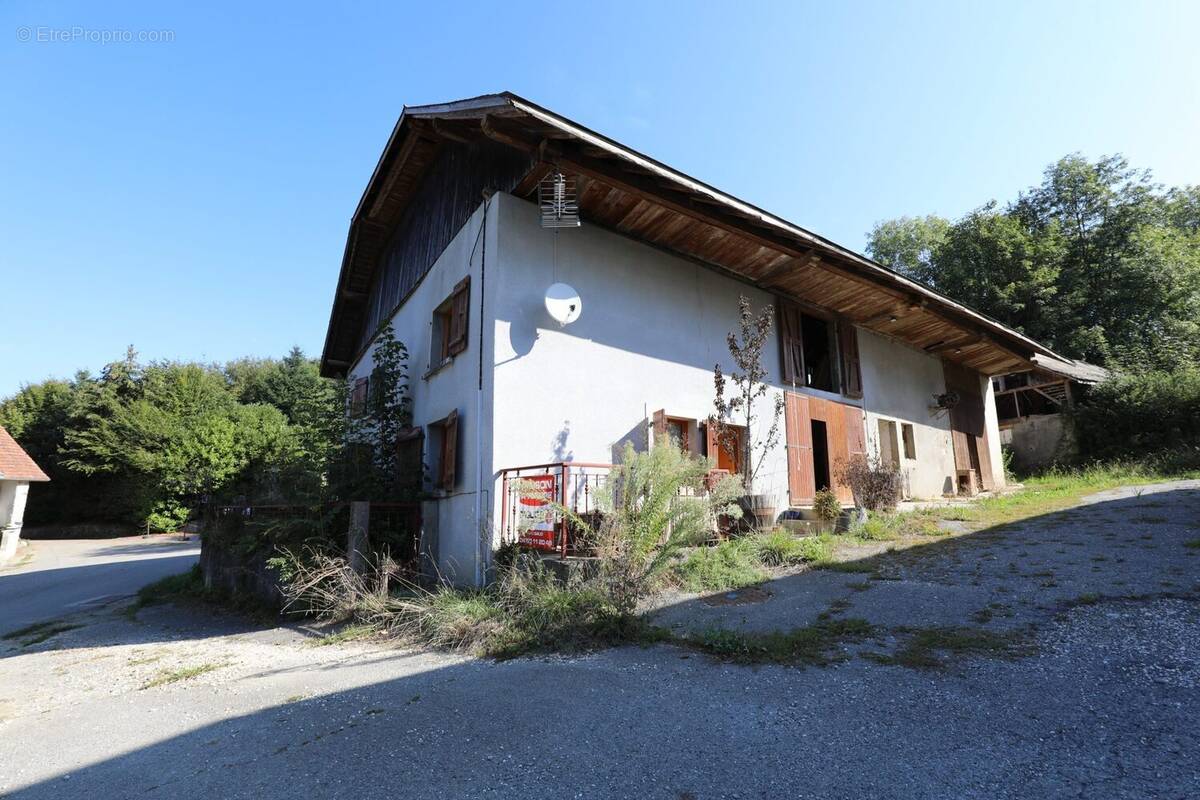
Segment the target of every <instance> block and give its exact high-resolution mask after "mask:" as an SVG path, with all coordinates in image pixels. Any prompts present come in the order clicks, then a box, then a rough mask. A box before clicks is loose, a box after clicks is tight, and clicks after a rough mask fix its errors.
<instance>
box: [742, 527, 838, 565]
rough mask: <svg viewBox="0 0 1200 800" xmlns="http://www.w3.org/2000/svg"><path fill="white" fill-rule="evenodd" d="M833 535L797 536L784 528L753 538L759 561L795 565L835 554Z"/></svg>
mask: <svg viewBox="0 0 1200 800" xmlns="http://www.w3.org/2000/svg"><path fill="white" fill-rule="evenodd" d="M833 541H834V540H833V537H832V536H831V535H829V534H827V533H826V534H821V535H820V536H796V535H795V534H793V533H791V532H790V531H787V530H785V529H783V528H777V529H775V530H773V531H771V532H770V533H764V534H761V535H759V536H755V537H752V538H751V542H752V543H753V545H754V548H755V552H756V554H757V556H758V561H759V563H761V564H763V565H764V566H768V567H785V566H795V565H797V564H807V563H811V562H813V561H822V560H825V559H828V558H830V557H831V556H832V555H833Z"/></svg>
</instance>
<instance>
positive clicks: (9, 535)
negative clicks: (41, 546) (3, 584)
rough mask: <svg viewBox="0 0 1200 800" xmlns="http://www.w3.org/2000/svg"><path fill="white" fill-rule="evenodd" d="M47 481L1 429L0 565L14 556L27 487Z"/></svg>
mask: <svg viewBox="0 0 1200 800" xmlns="http://www.w3.org/2000/svg"><path fill="white" fill-rule="evenodd" d="M49 480H50V478H49V477H48V476H47V475H46V473H44V472H42V470H41V468H40V467H39V466H38V465H37V464H35V463H34V461H33V459H32V458H30V457H29V454H28V453H26V452H25V451H24V450H22V449H21V445H19V444H17V442H16V440H15V439H13V438H12V436H11V435H10V434H9V432H8V431H6V430H5V429H4V428H0V533H2V536H0V564H3V563H4V562H5V561H8V560H9V559H10V558H12V557H13V556H14V555H15V554H16V552H17V542H18V541H19V540H20V538H21V525H22V523H23V521H24V519H25V499H26V498H27V497H28V496H29V484H30V483H36V482H39V481H49Z"/></svg>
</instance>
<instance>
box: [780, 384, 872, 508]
mask: <svg viewBox="0 0 1200 800" xmlns="http://www.w3.org/2000/svg"><path fill="white" fill-rule="evenodd" d="M784 398H785V406H784V424H785V429H786V433H787V459H788V499H789V501H790V504H791V505H793V506H802V505H810V504H811V503H812V502H813V497H814V495H815V494H816V491H817V475H818V474H819V473H820V474H825V475H829V476H830V479H831V480H830V483H831V488H832V489H833V490H834V492H836V493H837V496H838V499H839V500H841V501H842V502H844V503H848V502H851V501H853V499H854V497H853V494H852V493H851V491H850V487H849V486H845V485H842V484H841V483H839V482H838V480H837V479H836V477H834V473H836V471H837V465H838V464H839V463H840V462H842V461H845V460H846V459H848V458H851V457H853V456H856V455H865V454H866V449H867V448H866V436H865V432H864V430H863V412H862V409H861V408H859V407H858V406H852V405H847V404H845V403H838V402H835V401H833V400H824V399H821V398H819V397H809V396H808V395H803V394H795V393H792V392H786V393H785V395H784ZM814 421H816V422H819V423H823V426H822V425H817V426H816V427H817V428H818V429H820V428H822V427H823V429H824V433H825V446H824V448H821V447H814V443H813V428H814V426H813V422H814ZM822 451H823V452H824V454H825V455H824V458H825V461H826V463H824V464H821V465H818V464H816V463H815V461H814V459H815V457H816V454H817V452H822Z"/></svg>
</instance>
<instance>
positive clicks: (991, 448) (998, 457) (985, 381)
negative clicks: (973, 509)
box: [979, 375, 1007, 489]
mask: <svg viewBox="0 0 1200 800" xmlns="http://www.w3.org/2000/svg"><path fill="white" fill-rule="evenodd" d="M979 380H980V382H981V383H980V386H979V389H980V392H981V393H982V394H983V427H984V430H985V431H986V436H987V443H988V455H989V456H990V457H991V460H992V483H993V488H994V489H1003V488H1004V487H1005V485H1006V484H1007V481H1006V480H1005V476H1004V454H1003V453H1002V452H1001V450H1000V418H999V416H998V415H997V413H996V389H995V387H994V386H992V379H991V378H989V377H987V376H985V375H980V376H979Z"/></svg>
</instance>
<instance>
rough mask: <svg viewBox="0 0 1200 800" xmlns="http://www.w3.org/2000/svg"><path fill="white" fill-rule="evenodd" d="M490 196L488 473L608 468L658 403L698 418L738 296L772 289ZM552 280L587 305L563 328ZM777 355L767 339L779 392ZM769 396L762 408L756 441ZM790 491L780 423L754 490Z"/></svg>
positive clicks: (706, 407) (762, 301) (783, 498)
mask: <svg viewBox="0 0 1200 800" xmlns="http://www.w3.org/2000/svg"><path fill="white" fill-rule="evenodd" d="M498 199H499V201H500V202H499V203H498V205H497V211H498V214H497V216H498V218H499V223H500V230H499V233H498V237H499V247H498V250H499V259H498V262H499V263H498V267H497V270H498V272H500V273H501V274H502V278H501V279H500V281H499V285H500V288H499V289H498V295H497V298H496V302H497V305H496V314H497V316H496V320H495V331H496V334H495V335H496V351H495V356H496V377H495V402H496V409H495V420H494V421H495V431H494V436H495V449H494V459H495V464H496V467H497V468H498V469H499V468H505V467H518V466H522V465H528V464H538V463H543V462H550V461H560V460H565V461H591V462H603V463H608V462H612V461H613V460H614V454H615V452H616V451H619V449H620V447H621V443H622V442H623V441H625V440H630V441H634V442H635V443H637V446H639V447H644V446H645V443H646V442H647V441H648V438H649V434H648V426H649V424H650V421H651V419H652V415H653V414H654V412H655V411H656V410H658V409H665V410H666V412H667V413H668V414H669V415H671V416H677V417H686V418H689V419H697V420H702V419H705V418H707V417H708V416H709V414H711V413H712V411H713V392H714V390H713V366H714V365H715V364H717V363H718V362H720V363H721V365H722V367H723V368H724V369H726V370H728V368H729V367H730V366H731V362H730V358H729V350H728V347H727V345H726V341H725V337H726V334H727V333H728V332H729V331H730V330H734V329H736V327H737V325H738V297H739V295H746V296H747V297H749V298H750V300H751V302H752V304H753V306H754V308H755V309H756V310H758V309H761V308H763V307H764V306H766V305H768V304H770V303H772V302H773V297H772V296H771V295H769V294H768V293H765V292H762V291H759V290H757V289H755V288H753V287H751V286H747V285H746V284H743V283H740V282H737V281H734V280H732V279H730V278H726V277H724V276H721V275H719V274H717V273H716V272H714V271H713V270H710V269H706V268H704V267H701V266H698V265H696V264H693V263H691V262H688V261H685V260H683V259H680V258H677V257H674V256H671V255H668V254H666V253H662V252H660V251H658V250H655V249H653V248H651V247H648V246H646V245H643V244H640V243H637V242H635V241H632V240H630V239H627V238H625V237H622V236H619V235H617V234H614V233H611V232H608V231H605V230H603V229H600V228H598V227H596V226H591V225H588V224H586V222H585V223H584V225H583V226H582V227H580V228H578V229H571V230H564V231H561V232H559V233H558V234H555V233H554V232H553V231H549V230H543V229H542V228H541V227H540V225H539V222H538V212H537V208H536V207H535V206H534V205H532V204H530V203H526V202H523V201H521V200H518V199H516V198H512V197H509V196H507V195H505V196H500V197H499V198H498ZM556 239H557V245H556ZM556 252H557V266H555V253H556ZM555 281H562V282H565V283H569V284H570V285H571V286H573V287H574V288H575V289H576V290H578V291H579V293H580V296H581V298H582V301H583V310H582V314H581V316H580V318H579V320H578V321H576V322H574V323H572V324H571V325H569V326H567V327H566V328H560V327H559V326H558V325H557V323H555V322H554V321H553V320H552V319H551V318H550V317H549V316H548V315H547V313H546V311H545V308H544V305H543V295H544V292H545V290H546V288H547V287H548V286H550V284H552V283H554V282H555ZM814 300H816V298H814ZM778 352H779V349H778V343H777V341H776V340H775V338H774V335H772V339H771V341H770V342H769V343H768V344H767V348H766V357H765V362H766V364H767V366H768V367H769V370H770V381H771V382H772V383H774V384H775V385H776V386H781V385H782V384H781V382H780V380H779V377H780V376H779V357H778ZM778 391H779V390H776V391H774V392H772V393H771V394H770V395H769V396H768V397H766V398H764V399H763V400H762V401H761V402H760V404H759V407H758V416H759V420H760V423H759V434H760V435H761V434H764V433H765V432H766V429H767V428H768V427H769V426H770V423H771V416H772V409H773V405H774V399H775V396H776V395H777V394H778ZM809 393H810V394H814V395H819V396H825V397H830V398H833V399H838V400H841V399H842V398H841V397H840V396H838V395H829V394H826V393H823V392H809ZM787 486H788V480H787V456H786V450H785V448H784V446H783V423H782V421H781V422H780V444H779V446H778V447H776V448H775V449H774V450H773V451H772V452H771V453H770V454H769V456H768V458H767V459H766V460H765V461H764V463H763V466H762V468H761V470H760V471H759V474H758V478H757V480H756V486H755V489H756V491H757V492H760V493H765V494H773V495H774V496H775V497H776V506H777V507H778V508H779V509H781V510H782V509H783V508H786V507H787V499H788V498H787ZM496 494H497V496H498V495H499V491H497V493H496ZM497 513H498V512H497Z"/></svg>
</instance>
